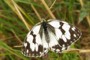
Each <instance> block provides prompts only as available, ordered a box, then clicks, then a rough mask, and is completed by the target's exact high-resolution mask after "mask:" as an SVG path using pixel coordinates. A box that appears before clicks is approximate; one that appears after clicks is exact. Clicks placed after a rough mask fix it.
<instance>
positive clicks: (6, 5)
mask: <svg viewBox="0 0 90 60" xmlns="http://www.w3.org/2000/svg"><path fill="white" fill-rule="evenodd" d="M12 1H13V0H0V36H4V38H3V37H0V52H1V53H0V57H4V59H7V60H20V59H22V60H30V58H27V57H25V56H23V55H22V54H21V47H20V48H16V47H14V46H19V45H21V42H23V41H24V38H25V36H26V34H27V33H28V31H29V29H28V28H30V29H31V27H32V26H33V25H35V24H36V23H38V22H39V21H40V19H39V17H38V16H37V15H36V14H35V12H34V10H33V8H32V7H31V4H32V5H33V6H34V8H35V9H36V10H37V12H38V14H39V15H40V17H41V18H44V19H51V18H53V17H52V16H51V17H50V15H49V12H48V10H46V7H44V6H43V3H42V2H41V1H39V0H38V1H36V2H35V1H34V0H30V1H29V0H14V3H16V4H18V6H19V12H21V14H22V17H23V18H24V21H23V19H22V17H21V16H20V15H19V13H18V12H17V11H16V10H15V7H14V5H13V4H14V3H13V2H12ZM54 1H55V0H48V1H46V3H47V5H48V6H49V7H50V6H51V5H52V4H53V2H54ZM10 2H11V3H10ZM83 3H84V4H85V5H84V6H83V7H81V4H80V2H79V0H78V1H77V0H69V1H67V0H62V1H59V0H57V1H56V2H55V3H54V5H53V6H52V8H51V12H52V13H53V15H54V16H55V17H56V19H59V20H65V21H67V22H69V23H70V24H72V25H75V24H78V23H82V22H83V20H86V21H84V22H85V23H86V24H87V25H88V26H89V22H90V21H88V20H87V19H85V17H86V16H89V15H90V1H89V0H87V1H84V0H83ZM16 7H17V6H16ZM25 22H26V23H25ZM79 58H80V57H79V54H78V53H63V54H62V55H60V56H59V55H58V54H56V53H53V52H50V53H49V56H48V59H49V60H60V59H61V60H80V59H79ZM38 59H39V58H38ZM39 60H40V59H39Z"/></svg>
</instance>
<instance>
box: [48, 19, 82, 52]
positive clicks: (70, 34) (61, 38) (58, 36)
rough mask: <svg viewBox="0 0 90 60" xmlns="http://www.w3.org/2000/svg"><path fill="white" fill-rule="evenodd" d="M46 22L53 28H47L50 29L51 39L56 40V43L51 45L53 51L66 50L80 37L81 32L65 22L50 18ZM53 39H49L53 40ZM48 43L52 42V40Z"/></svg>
mask: <svg viewBox="0 0 90 60" xmlns="http://www.w3.org/2000/svg"><path fill="white" fill-rule="evenodd" d="M48 24H49V25H50V26H51V28H53V29H54V31H52V29H50V28H49V29H50V30H51V31H52V32H51V33H52V35H53V39H54V40H56V41H57V45H53V46H54V49H51V50H52V51H54V52H58V53H60V52H61V51H63V50H66V49H67V48H69V46H70V45H71V44H72V43H74V42H75V41H77V39H79V38H80V37H81V32H80V31H79V30H78V29H77V28H76V27H73V26H71V25H69V24H68V23H67V22H64V21H59V20H50V21H49V23H48ZM50 35H51V34H50ZM53 39H51V40H50V41H53ZM50 44H54V42H53V43H50ZM57 47H58V48H57ZM50 48H52V47H50Z"/></svg>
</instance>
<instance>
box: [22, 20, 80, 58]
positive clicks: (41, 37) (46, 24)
mask: <svg viewBox="0 0 90 60" xmlns="http://www.w3.org/2000/svg"><path fill="white" fill-rule="evenodd" d="M80 37H81V32H80V31H79V30H78V29H77V28H76V27H73V26H71V25H69V24H68V23H67V22H64V21H59V20H53V19H51V20H48V21H43V22H40V23H38V24H36V25H35V26H34V27H33V28H32V29H31V31H30V32H29V33H28V34H27V36H26V39H25V42H24V44H23V49H22V52H23V54H24V55H25V56H28V57H42V56H44V55H45V54H47V53H48V51H49V50H51V51H53V52H56V53H61V52H62V51H63V50H66V49H68V48H69V46H70V45H71V44H72V43H73V42H75V41H77V39H79V38H80Z"/></svg>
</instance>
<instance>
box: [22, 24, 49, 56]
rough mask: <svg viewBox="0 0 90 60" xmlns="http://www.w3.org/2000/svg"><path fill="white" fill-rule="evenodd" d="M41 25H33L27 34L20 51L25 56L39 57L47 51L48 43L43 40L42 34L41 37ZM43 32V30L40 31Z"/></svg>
mask: <svg viewBox="0 0 90 60" xmlns="http://www.w3.org/2000/svg"><path fill="white" fill-rule="evenodd" d="M40 31H41V25H40V24H39V25H35V26H34V27H33V28H32V30H31V31H30V32H29V33H28V34H27V36H26V39H25V42H24V43H23V48H22V53H23V54H24V55H25V56H27V57H41V56H43V55H44V54H45V53H47V52H48V49H47V48H48V44H47V43H46V41H45V37H44V34H43V36H42V38H41V36H40V33H39V32H40ZM42 33H43V32H42Z"/></svg>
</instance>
